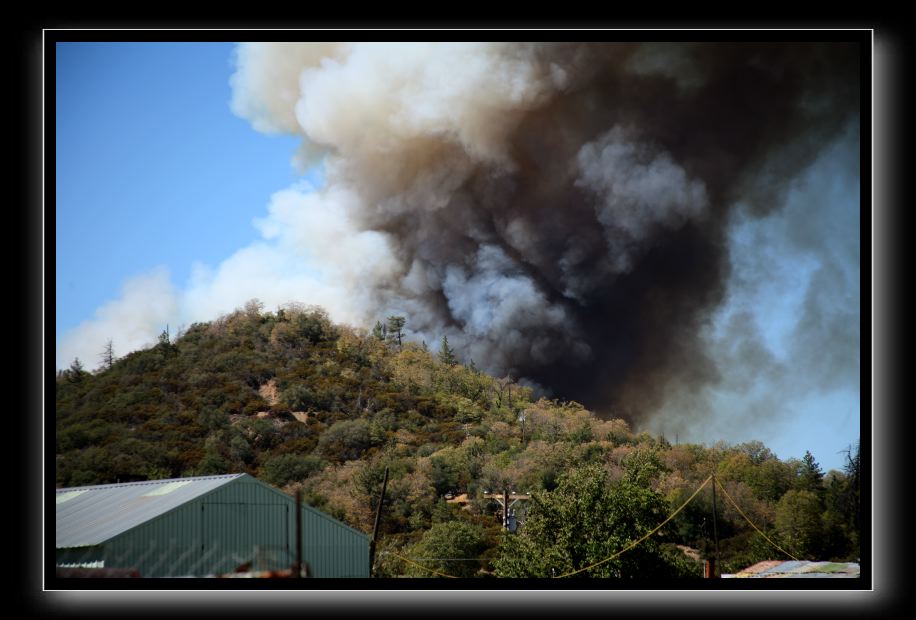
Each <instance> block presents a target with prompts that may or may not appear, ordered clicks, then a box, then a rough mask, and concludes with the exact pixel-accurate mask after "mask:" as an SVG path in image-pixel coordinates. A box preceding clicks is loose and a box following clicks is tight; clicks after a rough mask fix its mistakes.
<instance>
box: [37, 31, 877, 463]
mask: <svg viewBox="0 0 916 620" xmlns="http://www.w3.org/2000/svg"><path fill="white" fill-rule="evenodd" d="M234 49H235V44H232V43H167V44H155V43H142V44H139V43H138V44H131V43H59V44H58V46H57V58H56V63H57V65H56V68H57V76H56V102H54V103H55V104H56V191H57V193H56V196H55V204H56V207H55V212H56V221H55V225H56V231H55V233H56V245H55V247H56V265H55V269H56V341H57V344H58V360H57V364H58V367H66V366H67V365H69V363H70V361H72V359H71V358H72V354H73V353H72V352H73V351H75V350H80V351H83V353H81V359H83V360H84V362H85V363H86V365H87V366H88V367H90V368H91V367H94V366H95V365H96V364H97V361H98V360H97V359H96V358H97V355H95V354H94V353H93V352H94V351H97V352H98V353H100V352H101V346H99V345H98V342H102V340H100V338H103V337H104V338H107V337H112V336H111V335H110V333H109V332H100V331H98V330H96V331H95V332H94V338H95V340H92V341H91V346H86V347H83V348H82V349H80V348H79V347H76V348H74V347H73V346H70V345H72V342H71V343H70V344H68V345H67V346H65V347H62V346H61V345H62V339H66V338H67V337H68V336H69V337H70V338H71V341H72V338H73V335H74V334H75V333H89V331H91V329H89V328H92V327H93V326H95V327H98V326H99V325H111V324H112V323H114V322H117V320H118V317H129V318H130V319H131V320H135V319H136V321H135V322H136V323H137V324H138V327H137V330H139V331H137V332H136V333H134V332H131V333H123V334H119V335H118V337H115V338H114V340H115V343H114V344H115V352H116V353H117V354H124V353H126V352H127V351H126V350H125V345H124V344H123V343H125V342H130V343H133V346H134V347H137V346H142V342H143V340H142V338H143V337H146V338H148V337H149V334H150V333H153V334H155V333H158V332H159V331H161V330H162V329H164V328H165V326H166V322H168V321H173V320H174V319H170V318H167V317H175V316H181V317H183V318H184V320H210V319H212V318H215V317H216V315H217V314H219V313H220V312H225V311H229V310H231V309H232V308H233V307H236V306H237V305H240V303H241V302H242V301H244V300H245V299H248V298H251V297H259V298H261V299H266V300H270V299H272V297H271V295H274V294H275V297H276V299H278V300H283V299H286V297H284V296H287V297H288V296H290V295H294V294H297V293H298V292H300V291H301V292H303V293H302V294H303V297H300V298H297V299H295V300H296V301H305V302H311V301H312V300H313V299H312V298H310V294H311V293H314V296H313V298H315V299H329V300H331V301H332V302H333V300H334V299H335V297H334V293H333V291H331V292H328V291H326V290H324V289H323V288H322V286H324V283H323V282H322V275H321V268H320V265H316V264H314V263H313V262H310V258H309V255H308V252H307V251H305V252H303V253H302V254H301V255H300V254H299V253H297V250H290V249H289V248H290V246H295V245H297V244H299V245H301V243H300V241H301V240H300V239H299V238H298V237H296V236H295V235H294V234H293V233H292V232H290V230H291V229H293V228H298V229H300V230H302V229H304V230H306V231H307V230H308V229H309V225H310V223H316V224H317V223H318V220H317V219H316V220H309V219H308V217H309V216H303V215H302V214H301V213H302V210H301V209H300V207H301V205H303V204H305V203H304V201H306V202H307V201H308V200H310V198H309V196H310V195H312V191H311V190H312V189H314V188H316V187H319V186H320V185H321V182H322V181H321V178H320V176H319V174H318V172H317V171H315V170H313V171H310V173H309V174H307V175H303V174H301V173H299V172H297V171H296V169H295V168H294V167H293V165H292V163H291V161H292V158H293V156H294V154H295V153H296V150H297V148H298V147H299V144H300V142H301V136H292V135H286V134H280V133H277V134H265V133H261V132H259V131H256V130H255V129H253V128H252V125H251V123H250V122H249V121H248V120H245V119H242V118H240V117H239V116H237V115H236V114H234V113H233V112H232V110H231V109H230V101H231V99H232V89H231V87H230V76H231V75H232V74H233V72H234V71H235V65H234V62H233V53H234ZM832 166H833V164H832V163H831V161H827V163H825V164H824V165H822V166H821V167H820V168H816V169H815V170H814V172H813V173H812V174H811V175H810V176H811V180H810V182H809V183H808V188H807V189H805V188H802V190H800V196H801V197H800V198H797V199H796V200H795V203H801V202H804V201H806V200H807V198H806V197H805V192H806V191H807V192H809V193H810V192H813V193H814V195H815V196H822V195H823V194H824V192H821V191H820V189H819V188H824V187H826V188H827V189H828V190H829V191H830V192H833V193H834V194H836V195H837V196H838V197H839V198H837V199H836V200H834V202H833V204H840V205H841V208H842V209H843V211H842V213H843V214H844V217H846V216H847V215H848V214H847V213H846V211H849V214H854V215H855V217H856V219H855V222H854V224H855V227H854V229H853V228H848V225H849V223H850V222H851V220H843V221H842V222H841V223H840V225H841V226H846V227H847V228H846V229H844V230H846V231H850V230H851V231H852V232H854V233H855V235H858V219H857V218H858V204H857V201H856V200H854V196H855V193H854V192H855V191H857V189H858V182H857V180H856V182H855V184H854V186H853V185H850V182H848V180H847V181H846V182H837V181H836V170H835V169H834V168H833V167H832ZM834 185H836V187H833V186H834ZM812 188H814V189H813V190H812ZM850 192H852V194H850ZM815 201H816V199H815ZM808 202H811V201H810V200H809V201H808ZM792 204H793V203H790V204H789V206H788V207H787V209H786V211H791V209H792V208H793V206H792ZM309 208H310V209H312V211H313V212H314V214H313V215H312V216H311V217H320V218H323V219H322V221H321V224H320V225H321V226H323V227H324V230H325V232H326V233H328V231H330V233H328V234H326V235H325V236H326V237H329V238H330V241H329V240H328V239H327V238H326V239H323V240H321V241H322V242H323V243H324V244H326V245H324V246H322V247H321V248H319V250H320V251H321V252H323V253H324V254H332V253H333V251H334V249H335V248H334V247H332V246H333V244H335V243H337V241H341V243H343V236H344V235H341V236H340V238H335V237H334V235H333V234H331V233H333V232H334V231H337V230H340V231H343V232H347V230H348V229H347V228H346V227H345V226H344V224H343V223H340V222H336V221H334V219H333V217H334V214H332V213H330V212H327V211H324V212H322V211H321V208H322V206H321V205H320V204H317V203H316V204H314V205H312V206H311V207H309ZM303 218H304V219H303ZM788 221H789V220H787V219H786V220H781V219H780V217H779V216H778V215H777V216H774V217H773V218H771V221H767V222H763V223H760V224H759V225H755V226H754V227H752V228H751V229H750V231H748V230H747V229H745V228H743V227H742V226H740V225H738V226H736V228H735V230H736V231H738V233H739V234H736V235H735V236H734V237H733V240H732V242H733V243H734V244H736V247H738V246H754V245H755V244H757V245H758V246H760V247H772V243H773V239H782V238H783V237H784V236H785V230H784V229H785V227H786V226H787V224H786V222H788ZM328 222H330V224H328ZM287 224H289V226H286V225H287ZM335 226H336V228H335ZM742 235H745V236H742ZM755 235H756V237H755ZM354 243H355V242H354ZM359 243H363V244H364V245H362V246H361V245H358V244H357V245H353V246H346V247H345V248H343V250H342V251H349V252H350V254H351V255H352V254H358V253H359V250H360V248H370V249H371V248H372V243H374V241H373V240H372V239H368V240H367V239H361V241H359ZM779 243H782V241H780V242H779ZM810 243H811V241H810V240H805V241H804V242H801V241H798V242H796V243H795V245H794V246H792V247H790V248H789V249H790V250H792V252H794V254H791V256H792V258H791V259H790V260H791V261H794V262H784V263H781V264H780V265H778V269H777V268H776V267H774V272H773V274H771V275H773V277H774V278H776V280H775V282H776V284H774V286H773V287H772V290H768V289H767V287H766V286H763V287H761V288H760V289H759V290H757V291H756V292H754V293H752V294H750V295H748V296H745V297H741V298H738V299H734V300H732V301H731V302H730V304H728V305H726V306H725V307H723V308H722V309H721V311H720V312H719V315H718V316H719V319H720V322H721V324H723V325H724V324H725V322H726V320H727V319H729V318H730V317H732V316H733V315H734V314H736V313H740V312H741V311H742V309H744V307H745V306H750V307H753V305H754V304H755V303H758V302H759V301H760V300H761V299H764V298H765V297H769V298H771V299H772V298H773V296H774V295H779V294H780V288H779V284H780V283H785V282H792V281H794V280H798V282H799V287H798V288H796V289H793V290H789V291H788V292H787V293H786V294H785V296H784V297H783V298H782V299H781V300H780V303H779V304H776V306H778V308H779V310H778V312H777V313H773V314H771V315H768V316H761V315H756V316H755V318H756V320H757V321H758V323H759V325H758V328H759V329H760V331H761V333H762V334H764V335H765V337H766V340H767V342H768V344H769V345H770V346H771V347H772V348H773V350H774V351H775V352H777V353H779V352H780V351H781V350H783V349H785V348H786V345H785V343H786V342H787V341H791V338H792V331H791V327H790V323H791V321H792V320H793V318H794V315H795V314H797V312H798V309H799V307H800V305H801V303H802V301H803V295H802V293H803V291H804V286H803V285H804V281H805V280H806V279H807V278H808V277H809V276H810V275H811V272H812V271H813V267H812V265H811V264H809V263H808V262H805V261H806V260H807V259H806V258H805V257H806V256H809V255H810V248H807V247H805V244H810ZM327 244H331V245H327ZM790 245H791V244H790ZM780 247H781V246H780ZM319 250H313V252H316V251H319ZM751 256H755V255H754V254H751ZM802 267H803V268H804V269H801V268H802ZM758 268H759V266H757V265H750V266H748V267H747V269H748V270H749V272H751V271H753V270H755V269H758ZM325 279H326V278H325ZM855 280H856V282H857V278H856V279H855ZM268 281H270V282H268ZM855 294H856V296H858V294H859V291H858V288H857V285H856V290H855ZM755 295H756V297H755ZM203 297H207V298H211V299H206V300H204V299H202V298H203ZM162 300H167V303H166V302H162ZM288 300H289V301H293V299H288ZM204 301H208V302H212V303H203V302H204ZM160 302H162V303H164V304H165V305H164V306H163V307H161V308H160V307H155V306H156V304H158V303H160ZM182 303H183V304H186V305H195V306H197V307H195V308H194V309H193V311H190V310H189V309H188V308H178V307H177V306H176V304H182ZM169 304H171V305H169ZM332 305H333V304H332ZM332 309H333V308H332ZM138 315H142V316H139V319H137V316H138ZM332 315H334V313H333V312H332ZM188 317H191V318H190V319H189V318H188ZM335 318H337V319H338V320H342V319H341V318H340V317H335ZM343 320H346V318H345V317H344V318H343ZM87 325H89V328H87V327H86V326H87ZM169 327H170V329H171V331H172V333H175V331H176V330H177V329H178V328H179V327H180V325H175V324H174V323H172V324H170V325H169ZM81 329H82V330H84V331H83V332H80V331H79V330H81ZM99 329H101V328H99ZM86 330H88V331H86ZM138 334H139V335H138ZM128 348H129V347H128ZM773 385H777V384H773ZM758 387H759V388H760V389H761V390H766V389H767V388H768V387H769V386H768V385H767V384H765V383H760V384H758ZM720 400H721V403H720V405H721V407H722V408H723V410H726V409H728V408H729V407H730V406H741V407H748V408H749V407H759V406H761V405H760V403H761V402H764V401H763V400H761V399H758V400H756V401H754V402H752V403H751V402H741V401H740V399H735V398H734V396H728V395H725V396H721V395H718V394H716V395H713V401H716V402H718V401H720ZM773 420H774V421H773V422H772V423H771V424H769V425H768V426H761V427H759V428H748V427H740V428H739V427H738V426H736V427H734V428H726V427H721V428H723V429H724V430H723V432H726V433H727V435H726V436H725V437H723V439H726V440H727V441H728V442H729V443H738V442H740V441H748V440H751V439H759V440H761V441H763V442H764V443H765V444H766V445H767V446H768V447H769V448H770V449H772V450H773V451H774V452H775V453H776V454H777V455H778V456H779V457H780V458H784V459H785V458H789V457H795V458H800V457H801V456H802V455H803V454H804V451H805V450H811V451H812V453H813V454H814V456H815V458H816V459H817V460H818V462H819V463H820V464H821V465H822V467H823V468H824V469H825V470H826V469H829V468H840V467H842V465H843V463H844V456H843V454H842V453H841V450H842V449H843V448H845V447H846V446H848V445H850V444H853V443H855V442H856V441H857V440H858V437H859V432H858V425H859V401H858V386H857V385H856V386H855V389H846V388H844V387H842V386H840V387H839V388H837V389H834V390H833V391H831V392H829V393H825V394H808V395H806V396H804V397H803V398H799V399H798V401H797V402H796V403H794V409H793V410H792V412H791V413H790V414H784V415H782V416H781V417H778V418H777V416H773ZM739 426H740V425H739ZM655 430H659V429H655ZM662 430H663V431H664V428H662ZM701 430H704V429H701ZM665 434H666V436H667V437H668V438H669V439H670V440H673V439H674V437H673V436H672V435H673V433H672V432H670V428H669V429H668V430H667V431H665ZM680 440H681V441H682V442H684V441H697V440H698V439H697V438H696V437H693V438H691V437H684V435H683V434H682V435H681V436H680ZM712 441H714V439H711V440H706V441H704V443H707V444H711V443H712Z"/></svg>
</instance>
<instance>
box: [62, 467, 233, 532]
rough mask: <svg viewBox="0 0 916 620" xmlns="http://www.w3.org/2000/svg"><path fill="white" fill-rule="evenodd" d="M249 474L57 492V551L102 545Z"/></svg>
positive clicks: (132, 483)
mask: <svg viewBox="0 0 916 620" xmlns="http://www.w3.org/2000/svg"><path fill="white" fill-rule="evenodd" d="M244 475H246V474H228V475H223V476H200V477H196V478H180V479H173V480H149V481H145V482H127V483H124V484H103V485H98V486H91V487H78V488H69V489H57V545H56V546H57V548H58V549H62V548H66V547H86V546H90V545H98V544H100V543H103V542H105V541H106V540H108V539H110V538H112V537H114V536H117V535H118V534H120V533H122V532H125V531H127V530H129V529H131V528H133V527H136V526H138V525H140V524H141V523H145V522H146V521H149V520H151V519H154V518H156V517H158V516H159V515H162V514H165V513H166V512H168V511H170V510H172V509H173V508H177V507H178V506H181V505H182V504H184V503H185V502H188V501H191V500H192V499H194V498H197V497H200V496H201V495H204V494H206V493H209V492H210V491H213V490H214V489H217V488H219V487H221V486H222V485H224V484H227V483H228V482H231V481H232V480H235V479H236V478H239V477H241V476H244Z"/></svg>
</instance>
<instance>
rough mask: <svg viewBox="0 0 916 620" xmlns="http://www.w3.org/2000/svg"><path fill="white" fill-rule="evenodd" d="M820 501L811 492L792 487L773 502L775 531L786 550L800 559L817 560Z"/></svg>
mask: <svg viewBox="0 0 916 620" xmlns="http://www.w3.org/2000/svg"><path fill="white" fill-rule="evenodd" d="M821 512H822V509H821V500H820V498H818V496H817V494H816V493H814V492H813V491H809V490H806V489H803V490H797V489H792V490H791V491H788V492H787V493H786V494H785V495H783V496H782V499H780V500H779V503H778V504H777V505H776V531H777V532H778V534H779V538H780V539H781V540H782V541H783V543H784V544H785V545H786V551H788V552H790V553H792V554H793V555H795V556H797V557H798V558H800V559H802V558H804V559H811V560H816V559H819V558H818V557H817V556H818V555H819V554H820V551H821V531H822V526H821Z"/></svg>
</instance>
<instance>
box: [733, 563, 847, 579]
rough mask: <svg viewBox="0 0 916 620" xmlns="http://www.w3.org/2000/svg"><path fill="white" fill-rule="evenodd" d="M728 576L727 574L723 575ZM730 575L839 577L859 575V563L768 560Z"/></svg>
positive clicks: (762, 577) (765, 577)
mask: <svg viewBox="0 0 916 620" xmlns="http://www.w3.org/2000/svg"><path fill="white" fill-rule="evenodd" d="M722 576H723V577H726V575H722ZM727 576H728V577H739V578H741V577H744V578H756V579H773V578H780V577H804V578H809V579H810V578H817V577H821V578H837V577H858V576H859V565H858V563H856V562H811V561H808V560H797V561H796V560H790V561H778V560H766V561H764V562H758V563H757V564H754V565H753V566H748V567H747V568H745V569H744V570H741V571H738V572H737V573H736V574H734V575H727Z"/></svg>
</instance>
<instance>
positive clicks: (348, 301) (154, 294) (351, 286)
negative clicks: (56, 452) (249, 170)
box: [57, 185, 394, 368]
mask: <svg viewBox="0 0 916 620" xmlns="http://www.w3.org/2000/svg"><path fill="white" fill-rule="evenodd" d="M353 200H354V197H353V196H352V195H351V194H349V193H347V192H345V191H333V190H329V191H312V189H311V188H310V187H308V186H306V185H299V186H295V187H292V188H289V189H286V190H283V191H280V192H277V193H276V194H274V195H273V197H272V198H271V201H270V203H269V206H268V213H267V216H266V217H264V218H261V219H258V220H256V221H255V226H256V227H257V228H258V230H259V231H260V232H261V239H259V240H256V241H254V242H253V243H251V244H250V245H248V246H246V247H244V248H242V249H240V250H238V251H237V252H235V253H234V254H233V255H232V256H230V257H228V258H227V259H225V260H224V261H222V262H221V263H220V264H219V265H217V266H216V267H215V268H211V267H208V266H206V265H203V264H198V265H195V266H194V268H193V270H192V275H191V278H190V281H189V282H188V283H187V285H186V286H185V287H183V288H181V289H179V288H176V287H175V286H174V285H173V284H172V282H171V281H170V278H169V274H168V272H167V271H166V270H165V269H159V270H156V271H154V272H153V273H152V274H149V275H145V276H138V277H136V278H133V279H131V280H130V281H128V282H127V283H126V284H125V286H124V290H123V292H122V295H121V297H119V298H118V299H116V300H113V301H110V302H108V303H106V304H105V305H103V306H102V307H101V308H99V309H98V310H97V311H96V316H95V318H93V319H92V320H90V321H86V322H84V323H82V324H80V325H79V326H77V327H76V328H74V329H73V330H71V331H69V332H68V333H66V334H65V335H64V336H63V337H62V338H61V341H60V345H59V347H58V353H57V365H58V367H59V368H65V367H67V366H68V365H69V364H70V362H72V360H73V358H75V357H79V358H80V359H81V360H83V361H84V363H87V366H89V367H93V366H92V363H94V360H95V359H96V358H97V357H98V355H99V354H100V353H101V351H102V349H103V347H104V346H105V343H106V342H108V340H109V339H111V340H112V341H113V343H114V347H115V352H116V353H117V354H118V355H122V354H124V353H127V352H129V351H133V350H137V349H141V348H145V347H147V346H149V345H151V344H154V343H155V342H156V338H157V337H158V336H159V334H160V333H162V331H163V330H164V329H165V327H166V325H170V326H171V327H170V329H171V331H172V333H173V334H174V333H175V331H176V330H177V328H178V327H179V326H187V325H190V324H191V323H194V322H197V321H201V322H202V321H210V320H213V319H214V318H216V317H217V316H220V315H222V314H226V313H229V312H232V311H233V310H235V309H236V308H239V307H241V306H243V305H244V304H245V302H247V301H248V300H250V299H253V298H257V299H259V300H260V301H261V302H263V303H264V304H265V306H266V307H267V308H268V309H271V308H275V307H278V306H281V305H284V304H287V303H290V302H301V303H306V304H314V305H319V306H322V307H323V308H325V309H326V310H327V311H328V312H329V313H331V314H332V316H334V317H335V320H338V321H341V322H347V323H352V324H364V323H366V322H368V321H369V319H370V318H371V317H370V316H368V313H369V312H370V309H371V308H373V307H374V306H375V302H374V300H372V299H371V298H370V297H369V295H370V294H371V292H372V290H373V288H372V286H371V285H374V284H377V283H378V282H379V281H380V280H381V279H383V278H386V277H388V276H389V275H390V273H391V272H392V271H393V264H394V263H393V259H392V256H391V253H390V250H389V248H388V245H387V241H386V239H385V237H384V235H382V234H380V233H374V232H366V231H360V230H356V229H354V228H353V227H352V224H351V223H350V221H349V219H348V217H347V212H348V210H349V209H350V208H351V204H350V203H351V202H352V201H353Z"/></svg>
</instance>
